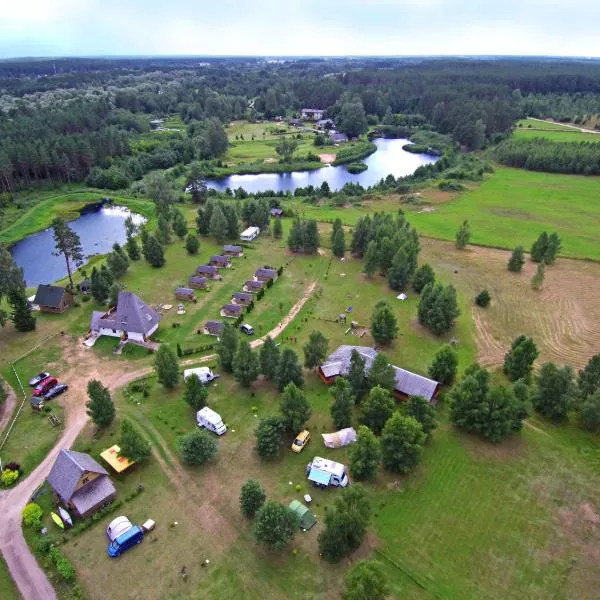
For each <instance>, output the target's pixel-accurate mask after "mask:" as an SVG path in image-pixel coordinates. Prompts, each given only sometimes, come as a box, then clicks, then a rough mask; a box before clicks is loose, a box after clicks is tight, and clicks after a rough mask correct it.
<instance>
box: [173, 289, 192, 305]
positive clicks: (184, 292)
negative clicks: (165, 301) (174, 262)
mask: <svg viewBox="0 0 600 600" xmlns="http://www.w3.org/2000/svg"><path fill="white" fill-rule="evenodd" d="M175 298H176V299H177V300H187V301H188V302H193V301H194V300H195V299H196V292H194V290H193V289H191V288H186V287H178V288H176V289H175Z"/></svg>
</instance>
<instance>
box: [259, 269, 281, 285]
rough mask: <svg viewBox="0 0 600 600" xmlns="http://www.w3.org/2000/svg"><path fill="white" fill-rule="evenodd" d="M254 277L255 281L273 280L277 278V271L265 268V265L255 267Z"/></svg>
mask: <svg viewBox="0 0 600 600" xmlns="http://www.w3.org/2000/svg"><path fill="white" fill-rule="evenodd" d="M254 278H255V279H256V280H257V281H265V282H267V281H274V280H275V279H277V271H276V270H275V269H267V268H266V267H265V268H263V269H257V270H256V273H254Z"/></svg>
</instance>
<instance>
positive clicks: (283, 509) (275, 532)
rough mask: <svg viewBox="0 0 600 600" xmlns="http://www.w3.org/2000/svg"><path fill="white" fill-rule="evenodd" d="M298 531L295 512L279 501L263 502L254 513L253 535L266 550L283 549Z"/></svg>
mask: <svg viewBox="0 0 600 600" xmlns="http://www.w3.org/2000/svg"><path fill="white" fill-rule="evenodd" d="M296 531H298V517H297V515H296V513H295V512H294V511H293V510H291V509H290V508H288V507H287V506H284V505H283V504H280V503H279V502H274V501H269V502H265V503H264V504H263V505H262V506H261V508H260V509H259V510H258V513H257V514H256V522H255V523H254V537H255V538H256V541H257V542H258V543H259V544H261V545H262V546H265V548H267V549H268V550H283V548H285V547H286V546H287V545H288V544H289V543H290V542H291V541H292V540H293V539H294V536H295V535H296Z"/></svg>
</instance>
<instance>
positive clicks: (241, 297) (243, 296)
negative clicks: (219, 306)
mask: <svg viewBox="0 0 600 600" xmlns="http://www.w3.org/2000/svg"><path fill="white" fill-rule="evenodd" d="M252 300H254V296H253V295H252V294H251V293H249V292H235V294H233V295H232V296H231V302H233V304H240V305H241V306H248V304H250V302H252Z"/></svg>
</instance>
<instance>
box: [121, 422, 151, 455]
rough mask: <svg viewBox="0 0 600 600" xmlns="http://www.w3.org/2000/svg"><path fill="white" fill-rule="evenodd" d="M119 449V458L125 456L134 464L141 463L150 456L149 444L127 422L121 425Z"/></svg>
mask: <svg viewBox="0 0 600 600" xmlns="http://www.w3.org/2000/svg"><path fill="white" fill-rule="evenodd" d="M119 448H120V450H119V456H125V457H126V458H128V459H129V460H132V461H134V462H142V461H144V460H146V459H147V458H148V457H149V456H150V444H149V443H148V442H147V441H146V438H144V437H143V436H142V435H141V434H140V432H139V431H138V430H137V429H136V428H135V427H134V426H133V425H132V424H131V422H130V421H127V420H125V421H123V423H121V437H120V438H119Z"/></svg>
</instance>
